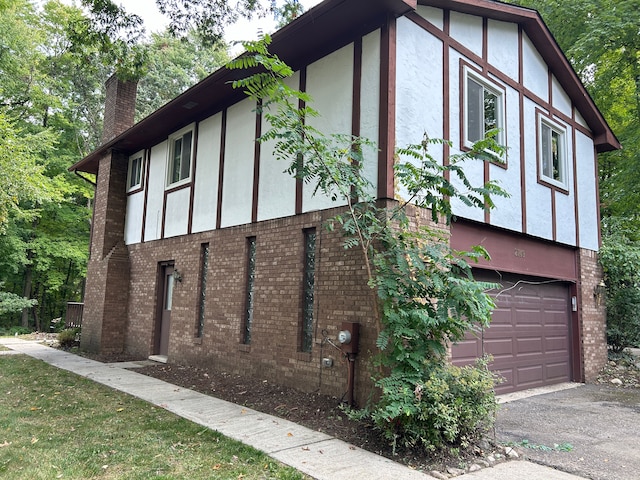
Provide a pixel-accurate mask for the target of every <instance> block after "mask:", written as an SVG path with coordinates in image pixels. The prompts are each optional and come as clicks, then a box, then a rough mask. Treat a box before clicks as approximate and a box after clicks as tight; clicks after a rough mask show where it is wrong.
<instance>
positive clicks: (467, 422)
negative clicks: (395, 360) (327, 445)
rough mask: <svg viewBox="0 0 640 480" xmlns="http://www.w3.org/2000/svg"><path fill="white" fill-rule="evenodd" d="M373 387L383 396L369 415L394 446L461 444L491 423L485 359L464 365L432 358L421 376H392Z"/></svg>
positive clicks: (434, 447) (493, 404)
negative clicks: (434, 360)
mask: <svg viewBox="0 0 640 480" xmlns="http://www.w3.org/2000/svg"><path fill="white" fill-rule="evenodd" d="M378 386H379V387H380V388H381V390H382V395H381V398H380V401H379V402H378V403H377V404H376V405H375V406H374V407H373V410H372V411H371V412H368V416H370V417H371V419H372V420H373V422H374V424H375V426H376V428H378V429H379V430H380V431H381V432H382V434H383V435H384V437H385V438H386V439H387V440H389V441H390V442H391V444H392V445H393V446H394V448H395V447H396V446H398V445H399V446H404V447H421V448H424V449H426V450H427V451H436V450H443V449H445V448H447V447H453V448H458V447H461V448H466V447H468V446H469V445H472V444H474V443H475V442H477V441H479V440H480V439H481V438H482V437H483V436H484V435H485V434H486V433H487V432H488V431H490V429H491V428H492V427H493V423H494V420H495V413H496V409H497V403H496V399H495V393H494V389H493V387H494V376H493V374H492V373H491V372H490V371H489V369H488V368H487V359H482V360H479V361H478V362H477V363H476V365H472V366H466V367H456V366H454V365H451V364H448V363H438V362H434V364H433V365H430V366H429V367H428V368H427V369H426V371H425V375H424V377H423V378H410V377H408V376H406V375H396V376H393V375H391V376H389V377H386V378H383V379H381V380H379V381H378Z"/></svg>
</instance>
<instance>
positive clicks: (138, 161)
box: [127, 150, 144, 192]
mask: <svg viewBox="0 0 640 480" xmlns="http://www.w3.org/2000/svg"><path fill="white" fill-rule="evenodd" d="M143 163H144V150H141V151H139V152H138V153H136V154H135V155H131V156H130V157H129V168H128V171H127V192H131V191H133V190H138V189H140V188H142V171H143Z"/></svg>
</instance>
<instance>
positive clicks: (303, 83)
mask: <svg viewBox="0 0 640 480" xmlns="http://www.w3.org/2000/svg"><path fill="white" fill-rule="evenodd" d="M299 90H300V91H301V92H306V91H307V67H306V66H304V67H302V68H301V69H300V86H299ZM298 108H299V109H300V110H302V109H303V108H305V102H304V101H303V100H299V101H298ZM305 120H306V119H304V118H303V119H302V121H303V122H304V121H305ZM298 161H299V163H301V164H302V163H303V162H304V158H300V159H298ZM303 195H304V181H303V180H302V179H301V178H296V206H295V208H296V209H295V212H296V215H300V214H301V213H302V207H303V205H302V200H303Z"/></svg>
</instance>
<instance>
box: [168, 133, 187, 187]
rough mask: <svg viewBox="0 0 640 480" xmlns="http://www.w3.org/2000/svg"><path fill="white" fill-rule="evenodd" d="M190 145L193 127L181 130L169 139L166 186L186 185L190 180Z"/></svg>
mask: <svg viewBox="0 0 640 480" xmlns="http://www.w3.org/2000/svg"><path fill="white" fill-rule="evenodd" d="M192 144H193V126H189V127H187V128H183V129H182V130H180V131H178V132H176V133H174V134H173V135H171V136H170V137H169V168H168V172H167V186H175V185H176V184H180V183H186V182H188V181H189V179H190V178H191V163H192V161H193V146H192Z"/></svg>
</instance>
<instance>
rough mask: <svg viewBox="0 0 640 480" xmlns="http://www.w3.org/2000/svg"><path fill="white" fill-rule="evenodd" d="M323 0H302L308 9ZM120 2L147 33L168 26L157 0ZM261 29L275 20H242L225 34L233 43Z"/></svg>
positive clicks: (272, 25) (268, 29)
mask: <svg viewBox="0 0 640 480" xmlns="http://www.w3.org/2000/svg"><path fill="white" fill-rule="evenodd" d="M320 1H321V0H300V3H302V5H303V6H304V8H305V11H306V10H309V9H310V8H311V7H313V6H315V5H317V4H318V3H320ZM114 3H117V4H120V5H121V6H123V7H124V8H125V10H126V11H127V12H131V13H135V14H136V15H138V16H140V17H141V18H142V19H143V20H144V24H145V27H146V29H147V33H151V32H157V31H161V30H164V28H165V27H166V26H167V22H168V21H167V19H166V18H165V17H164V16H163V15H162V14H161V13H160V11H159V10H158V7H157V6H156V2H155V0H114ZM259 30H262V31H263V32H267V33H270V32H273V31H274V30H275V22H274V21H273V19H271V18H263V19H254V20H252V21H248V20H244V19H242V20H240V21H239V22H238V23H237V24H235V25H232V26H230V27H229V28H228V29H227V33H226V34H225V39H226V40H227V42H229V43H230V44H231V42H234V41H240V40H254V39H255V38H256V37H257V33H258V31H259Z"/></svg>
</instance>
